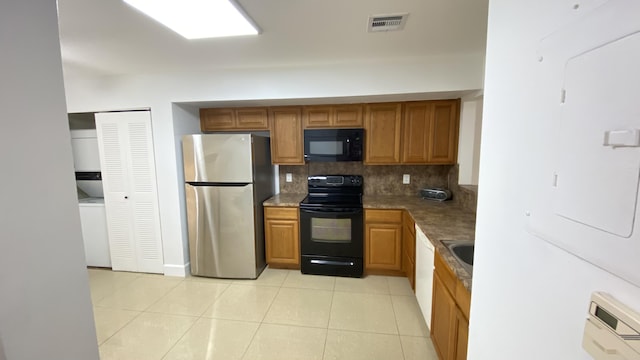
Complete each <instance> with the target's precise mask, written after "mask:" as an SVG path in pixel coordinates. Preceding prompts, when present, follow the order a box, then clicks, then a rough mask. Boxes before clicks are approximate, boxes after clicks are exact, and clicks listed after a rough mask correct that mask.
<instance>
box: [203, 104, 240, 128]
mask: <svg viewBox="0 0 640 360" xmlns="http://www.w3.org/2000/svg"><path fill="white" fill-rule="evenodd" d="M235 126H236V115H235V112H234V111H233V109H200V128H201V129H202V131H218V130H233V129H234V128H235Z"/></svg>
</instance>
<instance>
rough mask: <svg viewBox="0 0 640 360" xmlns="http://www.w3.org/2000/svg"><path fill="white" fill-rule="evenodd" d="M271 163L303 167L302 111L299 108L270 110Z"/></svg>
mask: <svg viewBox="0 0 640 360" xmlns="http://www.w3.org/2000/svg"><path fill="white" fill-rule="evenodd" d="M269 121H270V122H271V161H272V162H273V163H274V164H285V165H303V164H304V157H303V152H304V147H303V143H302V111H301V109H300V108H299V107H287V108H271V109H270V111H269Z"/></svg>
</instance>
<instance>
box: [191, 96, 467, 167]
mask: <svg viewBox="0 0 640 360" xmlns="http://www.w3.org/2000/svg"><path fill="white" fill-rule="evenodd" d="M459 113H460V100H459V99H456V100H435V101H412V102H403V103H375V104H348V105H313V106H287V107H284V106H283V107H270V108H267V107H253V108H209V109H200V126H201V129H202V131H203V132H209V131H250V130H258V131H265V130H267V131H268V130H270V131H271V160H272V162H273V163H274V164H283V165H304V138H303V129H314V128H319V129H320V128H360V127H364V129H365V159H364V163H365V164H367V165H397V164H455V163H456V161H457V157H458V128H459Z"/></svg>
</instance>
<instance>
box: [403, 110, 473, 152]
mask: <svg viewBox="0 0 640 360" xmlns="http://www.w3.org/2000/svg"><path fill="white" fill-rule="evenodd" d="M459 103H460V102H459V100H438V101H419V102H407V103H405V104H404V111H403V115H402V132H403V136H402V160H401V162H402V163H403V164H455V162H456V159H457V149H458V122H459V121H458V108H459Z"/></svg>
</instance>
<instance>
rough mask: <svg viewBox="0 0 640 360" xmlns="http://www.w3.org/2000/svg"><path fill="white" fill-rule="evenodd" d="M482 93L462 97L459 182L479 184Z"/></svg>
mask: <svg viewBox="0 0 640 360" xmlns="http://www.w3.org/2000/svg"><path fill="white" fill-rule="evenodd" d="M482 100H483V98H482V95H480V96H473V97H471V98H462V102H461V104H460V131H459V141H458V144H459V145H458V164H460V169H459V175H458V183H459V184H463V185H478V175H479V163H480V139H481V137H480V134H481V133H482V131H481V129H482Z"/></svg>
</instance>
